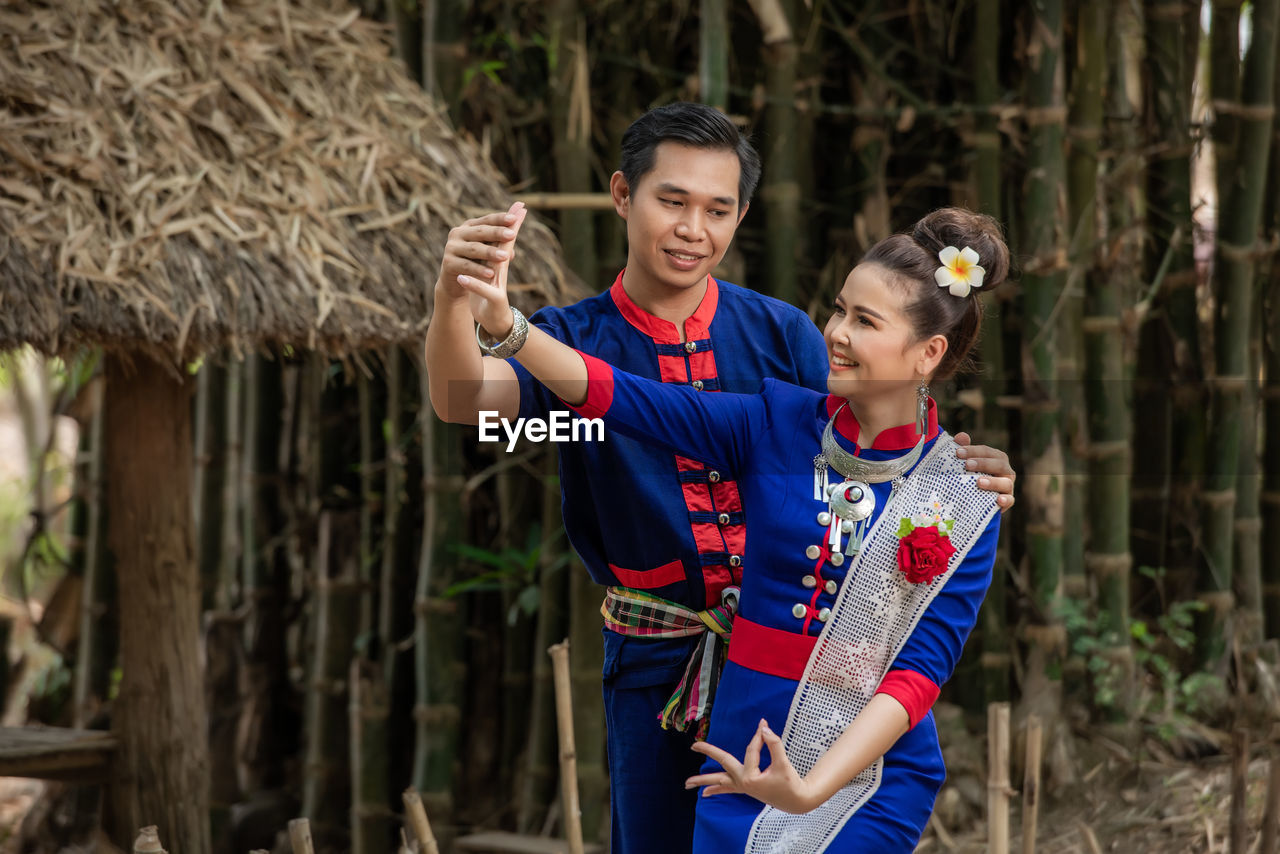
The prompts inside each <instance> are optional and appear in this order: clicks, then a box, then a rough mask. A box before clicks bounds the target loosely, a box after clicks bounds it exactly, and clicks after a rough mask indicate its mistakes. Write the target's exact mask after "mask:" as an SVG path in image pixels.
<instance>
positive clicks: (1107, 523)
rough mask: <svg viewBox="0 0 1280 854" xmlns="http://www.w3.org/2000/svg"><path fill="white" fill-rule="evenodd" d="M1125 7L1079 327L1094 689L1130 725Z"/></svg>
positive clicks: (1131, 272) (1130, 189)
mask: <svg viewBox="0 0 1280 854" xmlns="http://www.w3.org/2000/svg"><path fill="white" fill-rule="evenodd" d="M1135 11H1136V10H1135V9H1134V7H1133V6H1132V5H1130V4H1118V5H1115V6H1114V7H1113V9H1112V17H1110V18H1107V19H1104V20H1107V21H1108V22H1109V23H1110V25H1111V26H1110V29H1111V32H1112V34H1113V35H1112V38H1111V44H1112V61H1111V62H1110V69H1111V73H1110V80H1109V82H1108V86H1107V115H1108V117H1109V121H1108V127H1107V142H1108V145H1107V147H1108V150H1109V151H1111V152H1114V154H1113V155H1112V156H1111V158H1110V162H1109V163H1108V169H1107V171H1108V175H1107V183H1106V187H1107V196H1106V198H1105V199H1104V200H1103V202H1104V205H1105V208H1104V209H1105V212H1106V217H1107V234H1108V238H1109V240H1108V243H1109V246H1108V248H1107V252H1106V256H1105V259H1104V261H1103V263H1102V268H1101V269H1099V270H1098V271H1097V272H1096V273H1095V275H1093V276H1091V277H1090V278H1089V279H1088V280H1087V282H1086V313H1087V316H1086V318H1085V319H1084V322H1083V324H1082V332H1083V337H1084V347H1085V368H1086V375H1087V378H1088V382H1087V383H1086V385H1085V388H1086V394H1085V400H1086V402H1087V404H1088V412H1089V422H1088V423H1089V430H1088V441H1089V454H1088V457H1089V464H1088V471H1089V485H1088V491H1087V496H1088V505H1089V509H1090V513H1089V518H1088V530H1089V532H1090V535H1091V539H1090V547H1089V557H1088V562H1089V568H1090V570H1091V575H1092V577H1093V581H1094V586H1095V589H1096V590H1097V591H1098V600H1099V601H1098V621H1099V635H1100V637H1101V639H1102V641H1103V645H1104V646H1103V650H1102V654H1103V656H1104V657H1105V659H1106V661H1107V664H1108V667H1107V668H1106V669H1105V670H1104V671H1102V672H1099V673H1096V674H1095V678H1096V681H1095V686H1096V687H1099V688H1103V689H1108V690H1110V691H1111V692H1113V694H1114V699H1113V700H1112V702H1111V703H1110V704H1109V709H1108V710H1107V712H1108V715H1109V717H1110V718H1112V719H1113V720H1115V721H1116V722H1118V723H1120V724H1121V725H1126V724H1128V723H1129V722H1130V714H1129V713H1130V710H1131V708H1132V704H1133V702H1134V700H1135V699H1136V694H1135V692H1134V690H1133V684H1134V680H1133V653H1132V649H1131V638H1130V633H1129V584H1130V574H1131V573H1130V569H1131V567H1132V556H1131V555H1130V552H1129V537H1130V533H1129V528H1130V525H1129V512H1130V490H1129V474H1130V468H1131V465H1132V463H1131V457H1132V451H1131V444H1132V441H1131V434H1130V428H1131V424H1132V413H1131V412H1130V410H1129V404H1128V399H1129V396H1128V392H1129V384H1130V373H1129V366H1130V363H1131V362H1132V354H1131V353H1130V352H1129V350H1128V349H1127V348H1126V346H1125V336H1123V335H1120V334H1118V333H1119V331H1120V329H1122V322H1123V318H1122V306H1125V305H1130V304H1132V303H1133V301H1135V300H1136V299H1137V296H1138V291H1139V288H1140V282H1139V280H1138V277H1137V274H1138V271H1139V270H1140V264H1141V257H1142V254H1141V253H1142V232H1141V230H1140V229H1139V228H1138V227H1137V225H1138V222H1139V217H1140V212H1141V210H1142V187H1143V181H1142V177H1143V175H1142V157H1141V156H1140V154H1139V152H1140V150H1141V143H1140V141H1139V139H1138V136H1137V131H1138V121H1139V117H1140V116H1141V97H1142V95H1141V71H1142V66H1141V46H1142V43H1141V30H1140V27H1141V22H1140V20H1138V19H1137V16H1136V14H1135Z"/></svg>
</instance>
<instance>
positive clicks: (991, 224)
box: [911, 208, 1009, 296]
mask: <svg viewBox="0 0 1280 854" xmlns="http://www.w3.org/2000/svg"><path fill="white" fill-rule="evenodd" d="M911 238H912V239H913V240H915V242H916V243H919V244H920V246H921V247H923V248H924V249H926V250H928V252H929V253H930V254H931V255H932V256H934V257H935V258H936V257H937V255H938V253H939V252H941V251H942V250H943V249H945V248H946V247H948V246H954V247H956V248H957V249H964V248H965V247H966V246H967V247H969V248H970V249H972V250H973V251H974V252H977V253H978V264H979V265H980V266H981V267H982V269H983V271H984V273H985V275H984V276H983V279H982V287H981V288H980V289H978V290H976V291H973V292H971V293H973V294H974V295H975V296H976V295H978V294H980V293H983V292H987V291H990V290H992V289H994V288H996V287H998V286H999V285H1000V283H1001V282H1003V281H1004V280H1005V279H1007V278H1008V277H1009V247H1008V246H1007V245H1006V244H1005V242H1004V233H1003V230H1002V229H1001V228H1000V223H998V222H996V221H995V220H994V219H992V218H991V217H989V216H987V215H986V214H980V213H975V212H974V211H970V210H965V209H964V208H941V209H939V210H936V211H934V212H933V213H931V214H928V215H927V216H925V217H924V218H923V219H921V220H920V221H919V222H917V223H916V224H915V228H913V229H912V230H911Z"/></svg>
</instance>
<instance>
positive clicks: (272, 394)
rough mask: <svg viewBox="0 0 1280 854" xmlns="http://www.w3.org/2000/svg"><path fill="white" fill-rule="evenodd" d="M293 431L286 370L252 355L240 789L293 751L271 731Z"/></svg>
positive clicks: (262, 778)
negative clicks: (288, 409) (285, 488)
mask: <svg viewBox="0 0 1280 854" xmlns="http://www.w3.org/2000/svg"><path fill="white" fill-rule="evenodd" d="M291 379H292V377H291ZM291 427H292V411H291V410H290V411H288V412H286V406H285V390H284V366H283V365H282V364H281V362H279V361H273V360H270V359H267V358H266V357H264V356H261V355H257V354H253V355H250V356H249V358H248V362H247V366H246V373H245V453H244V457H243V462H244V469H243V480H242V484H243V492H244V498H243V505H244V508H245V511H244V513H243V514H242V518H243V522H244V527H243V533H242V538H243V541H244V544H245V545H244V553H243V555H242V562H241V577H242V578H243V579H244V590H245V599H246V602H247V604H248V606H249V607H248V608H247V613H246V618H245V623H244V645H245V651H246V658H247V660H246V665H247V667H246V669H247V673H248V680H247V682H248V684H247V686H246V692H245V696H244V697H243V698H242V711H241V714H240V716H239V721H238V726H237V728H238V731H239V733H240V734H241V739H240V741H239V743H238V747H237V751H236V762H237V773H238V775H239V777H240V786H241V788H242V789H243V791H245V792H253V791H257V790H258V789H261V788H266V787H268V786H269V785H270V782H269V781H271V780H275V779H278V778H279V777H280V776H281V775H282V774H284V767H283V766H284V762H285V759H286V756H287V755H288V754H290V753H292V752H293V749H292V747H291V745H289V744H287V743H286V742H285V740H284V739H281V738H280V737H279V735H278V734H277V733H278V728H279V727H280V726H281V724H282V715H283V714H284V711H285V709H287V708H288V707H289V705H290V704H291V703H292V701H293V686H291V685H289V684H288V682H287V680H281V679H279V678H277V674H280V673H283V672H285V671H286V670H287V668H288V666H289V665H288V662H289V652H288V649H287V638H288V634H289V632H288V622H289V621H288V620H287V619H286V617H285V614H284V608H285V605H286V602H287V600H288V593H287V590H288V584H287V572H288V561H287V558H286V554H287V552H286V549H285V545H284V543H285V538H283V537H281V536H279V532H281V531H287V530H290V520H288V519H286V510H285V507H286V505H287V503H288V498H287V496H286V495H285V492H284V488H283V484H284V483H285V482H286V481H287V480H288V478H287V477H284V476H277V473H281V474H282V475H283V474H284V473H286V472H289V471H290V465H291V453H290V452H291V439H290V436H289V428H291ZM249 734H251V735H249ZM246 735H249V737H247V738H245V737H244V736H246ZM294 743H296V740H295V742H294Z"/></svg>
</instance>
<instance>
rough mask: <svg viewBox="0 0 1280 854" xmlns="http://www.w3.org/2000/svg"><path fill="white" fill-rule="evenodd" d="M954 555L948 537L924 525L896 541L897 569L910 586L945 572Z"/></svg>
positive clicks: (953, 547) (930, 526)
mask: <svg viewBox="0 0 1280 854" xmlns="http://www.w3.org/2000/svg"><path fill="white" fill-rule="evenodd" d="M955 553H956V547H955V546H953V545H951V538H950V537H948V536H946V535H944V534H940V533H938V529H937V528H935V527H934V526H933V525H924V526H921V527H919V528H916V529H915V530H914V531H912V532H911V533H909V534H907V535H906V536H905V537H903V538H902V539H900V540H898V569H900V570H902V574H903V575H905V576H906V577H907V581H910V582H911V583H912V584H921V583H927V582H930V581H933V579H935V578H937V577H938V576H939V575H942V574H943V573H944V572H946V571H947V563H948V562H949V561H950V560H951V556H952V555H953V554H955Z"/></svg>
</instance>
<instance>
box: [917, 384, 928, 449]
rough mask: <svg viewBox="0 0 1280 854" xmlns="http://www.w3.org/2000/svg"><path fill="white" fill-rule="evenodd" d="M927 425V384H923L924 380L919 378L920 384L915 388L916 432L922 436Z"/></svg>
mask: <svg viewBox="0 0 1280 854" xmlns="http://www.w3.org/2000/svg"><path fill="white" fill-rule="evenodd" d="M928 425H929V386H927V385H925V382H924V380H920V385H919V386H918V387H917V388H916V433H917V434H918V435H920V436H923V435H924V431H925V430H926V429H927V428H928Z"/></svg>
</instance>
